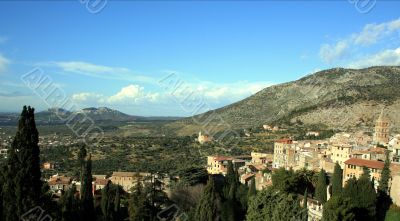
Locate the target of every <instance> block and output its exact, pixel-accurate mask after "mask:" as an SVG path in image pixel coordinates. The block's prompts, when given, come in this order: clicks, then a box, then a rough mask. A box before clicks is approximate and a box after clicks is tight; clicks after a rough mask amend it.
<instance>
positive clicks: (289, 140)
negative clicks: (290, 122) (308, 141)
mask: <svg viewBox="0 0 400 221" xmlns="http://www.w3.org/2000/svg"><path fill="white" fill-rule="evenodd" d="M276 142H278V143H284V144H292V143H293V140H292V139H289V138H283V139H279V140H277V141H276Z"/></svg>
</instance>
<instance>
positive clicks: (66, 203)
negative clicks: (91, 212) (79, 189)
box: [60, 185, 79, 221]
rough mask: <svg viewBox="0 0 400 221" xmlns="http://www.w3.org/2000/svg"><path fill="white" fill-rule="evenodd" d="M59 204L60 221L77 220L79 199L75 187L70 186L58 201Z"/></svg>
mask: <svg viewBox="0 0 400 221" xmlns="http://www.w3.org/2000/svg"><path fill="white" fill-rule="evenodd" d="M60 203H61V220H62V221H70V220H79V198H78V197H77V196H76V186H75V185H72V187H71V188H70V189H68V190H67V191H66V192H65V193H64V194H63V196H62V197H61V200H60Z"/></svg>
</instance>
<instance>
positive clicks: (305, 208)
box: [302, 189, 308, 221]
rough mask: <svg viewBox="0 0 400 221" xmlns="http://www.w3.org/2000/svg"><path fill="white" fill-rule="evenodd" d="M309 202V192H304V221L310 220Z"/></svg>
mask: <svg viewBox="0 0 400 221" xmlns="http://www.w3.org/2000/svg"><path fill="white" fill-rule="evenodd" d="M307 201H308V191H307V189H306V191H305V192H304V196H303V210H302V211H303V215H302V221H307V220H308V208H307Z"/></svg>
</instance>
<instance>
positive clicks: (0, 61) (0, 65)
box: [0, 54, 11, 73]
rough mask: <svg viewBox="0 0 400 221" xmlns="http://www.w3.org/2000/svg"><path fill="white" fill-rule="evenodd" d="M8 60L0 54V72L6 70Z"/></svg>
mask: <svg viewBox="0 0 400 221" xmlns="http://www.w3.org/2000/svg"><path fill="white" fill-rule="evenodd" d="M10 62H11V61H10V60H9V59H7V58H6V57H4V56H3V55H2V54H0V73H1V72H4V71H6V70H7V67H8V65H9V64H10Z"/></svg>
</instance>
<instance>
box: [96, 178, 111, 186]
mask: <svg viewBox="0 0 400 221" xmlns="http://www.w3.org/2000/svg"><path fill="white" fill-rule="evenodd" d="M95 183H96V185H104V186H105V185H107V183H108V179H101V178H97V179H96V180H95Z"/></svg>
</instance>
